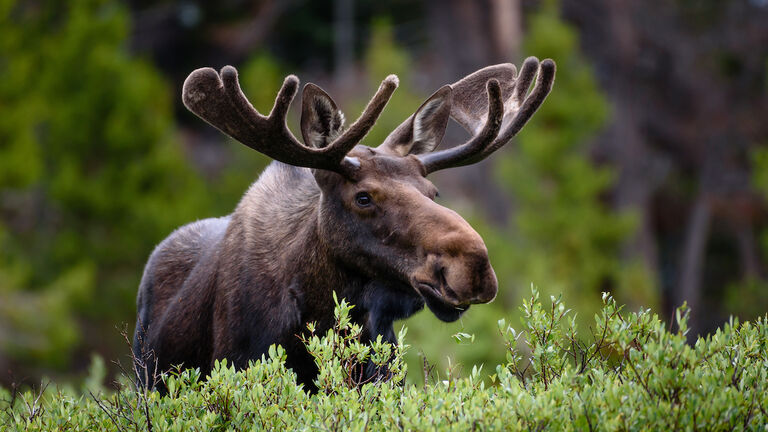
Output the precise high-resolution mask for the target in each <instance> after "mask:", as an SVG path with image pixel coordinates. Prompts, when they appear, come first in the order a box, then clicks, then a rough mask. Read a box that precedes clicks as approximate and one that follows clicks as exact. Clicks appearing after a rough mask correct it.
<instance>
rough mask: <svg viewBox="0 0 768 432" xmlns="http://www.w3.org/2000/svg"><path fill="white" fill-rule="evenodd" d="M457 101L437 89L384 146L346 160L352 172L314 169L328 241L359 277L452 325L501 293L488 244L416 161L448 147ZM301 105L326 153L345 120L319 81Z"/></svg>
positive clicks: (313, 139)
mask: <svg viewBox="0 0 768 432" xmlns="http://www.w3.org/2000/svg"><path fill="white" fill-rule="evenodd" d="M451 96H452V92H451V89H450V87H447V86H446V87H444V88H442V89H440V90H439V91H437V92H436V93H435V94H434V95H432V96H431V97H430V98H429V99H427V101H426V102H425V103H424V104H423V105H422V106H421V108H419V109H418V110H417V111H416V113H415V114H414V115H413V116H412V117H411V118H409V119H408V121H406V122H405V123H404V124H403V125H402V126H401V127H399V128H398V129H397V130H396V131H395V132H393V133H392V134H391V135H390V137H389V138H388V139H387V140H386V142H385V143H384V144H382V145H380V146H379V147H377V148H371V147H366V146H361V145H358V146H356V147H355V148H354V149H352V150H351V151H350V152H349V153H348V154H347V156H346V158H345V161H346V163H347V164H348V165H349V167H350V169H349V170H348V171H347V172H346V173H336V172H332V171H327V170H315V178H316V180H317V183H318V185H319V186H320V188H321V190H322V199H321V208H322V214H321V216H320V218H319V220H320V225H321V230H322V234H321V238H324V239H326V240H327V241H329V242H330V243H329V244H331V245H333V246H331V249H332V250H335V251H336V254H337V256H338V257H339V258H340V259H341V260H342V261H343V262H346V263H354V265H355V266H356V267H357V268H358V270H359V271H361V272H365V273H368V274H369V275H370V276H371V277H381V276H384V277H385V278H386V279H387V280H392V279H395V280H397V281H398V282H399V283H400V284H401V285H405V286H410V287H411V288H412V289H413V290H414V292H415V293H417V294H418V295H420V296H421V297H422V298H423V299H424V300H425V302H426V304H427V306H428V307H429V308H430V310H432V312H433V313H434V314H435V315H436V316H437V317H438V318H440V319H441V320H443V321H455V320H456V319H458V318H459V317H460V316H461V314H462V313H463V312H464V311H465V310H467V308H469V305H470V304H475V303H487V302H489V301H491V300H493V299H494V297H496V292H497V282H496V275H495V273H494V271H493V268H492V267H491V264H490V261H489V259H488V250H487V249H486V247H485V244H484V243H483V240H482V238H481V237H480V235H478V234H477V232H475V230H473V229H472V227H471V226H470V225H469V224H468V223H467V222H466V221H465V220H464V219H463V218H462V217H461V216H459V215H458V214H457V213H456V212H454V211H452V210H450V209H448V208H445V207H443V206H441V205H439V204H437V203H436V202H435V197H436V196H437V188H436V187H435V186H434V185H433V184H432V183H431V182H430V181H429V180H427V179H426V174H427V172H426V169H425V167H424V164H423V163H422V162H421V161H420V160H419V159H418V158H417V157H416V155H418V154H423V153H428V152H431V151H432V150H433V149H434V148H435V147H436V146H437V145H438V144H439V143H440V140H441V139H442V137H443V134H444V131H445V127H446V124H447V122H448V118H449V115H450V109H451V102H452V97H451ZM302 106H303V108H302V118H301V128H302V135H303V138H304V141H305V143H307V144H309V145H312V146H313V147H317V148H322V147H324V146H325V145H327V143H328V142H329V141H330V140H332V139H333V138H334V136H336V135H338V133H339V132H340V131H341V128H342V125H343V122H344V118H343V116H342V114H341V113H340V111H339V110H338V109H337V107H336V104H335V103H334V102H333V100H332V99H331V98H330V96H328V95H327V94H326V93H325V92H323V91H322V90H320V89H319V88H318V87H316V86H314V85H312V84H308V85H307V86H305V88H304V92H303V95H302Z"/></svg>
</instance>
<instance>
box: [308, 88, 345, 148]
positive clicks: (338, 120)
mask: <svg viewBox="0 0 768 432" xmlns="http://www.w3.org/2000/svg"><path fill="white" fill-rule="evenodd" d="M343 126H344V114H343V113H342V112H341V111H340V110H339V109H338V108H337V107H336V102H334V101H333V99H331V97H330V96H328V93H326V92H324V91H323V89H321V88H320V87H318V86H316V85H314V84H312V83H308V84H307V85H305V86H304V90H303V91H302V93H301V135H302V137H303V138H304V144H306V145H307V146H309V147H315V148H323V147H325V146H327V145H328V144H330V143H331V142H333V140H334V139H336V137H338V136H339V135H340V133H341V130H342V128H343Z"/></svg>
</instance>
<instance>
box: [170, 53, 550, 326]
mask: <svg viewBox="0 0 768 432" xmlns="http://www.w3.org/2000/svg"><path fill="white" fill-rule="evenodd" d="M537 75H538V79H536V84H535V86H534V88H533V90H532V91H531V92H530V93H529V88H530V86H531V83H532V82H533V80H534V78H535V77H536V76H537ZM554 76H555V64H554V62H553V61H552V60H544V61H542V62H539V61H538V60H537V59H536V58H534V57H531V58H528V59H527V60H525V62H524V63H523V65H522V68H521V70H520V73H519V75H518V73H517V70H516V68H515V66H514V65H512V64H501V65H496V66H490V67H487V68H484V69H482V70H479V71H477V72H475V73H473V74H471V75H469V76H467V77H465V78H463V79H462V80H460V81H458V82H456V83H454V84H452V85H446V86H444V87H442V88H440V89H439V90H437V91H436V92H435V93H434V94H433V95H432V96H430V97H429V98H428V99H427V100H426V101H425V102H424V103H423V104H422V105H421V106H420V107H419V108H418V110H416V112H415V113H414V114H413V115H412V116H410V117H409V118H408V119H407V120H406V121H404V122H403V123H402V124H401V125H400V126H399V127H397V128H396V129H395V130H394V131H393V132H392V133H391V134H390V135H389V136H388V137H387V138H386V140H385V141H384V142H383V143H381V144H380V145H379V146H378V147H375V148H373V147H368V146H363V145H360V144H359V143H360V141H361V140H362V139H363V138H364V137H365V135H366V133H367V132H368V131H369V130H370V129H371V127H372V126H373V125H374V123H375V122H376V120H377V118H378V116H379V115H380V113H381V112H382V110H383V108H384V106H385V105H386V103H387V101H388V100H389V98H390V97H391V96H392V94H393V92H394V90H395V88H396V87H397V85H398V81H397V77H395V76H394V75H391V76H389V77H387V78H386V79H385V80H384V81H383V82H382V84H381V86H380V87H379V89H378V91H377V92H376V94H375V95H374V97H373V98H372V100H371V101H370V103H369V104H368V106H367V107H366V108H365V110H364V111H363V113H362V115H361V116H360V117H359V119H358V120H357V121H355V122H354V123H352V125H351V126H349V127H348V128H346V129H345V128H344V115H343V114H342V113H341V111H340V110H339V109H338V107H337V105H336V103H335V102H334V101H333V99H331V97H330V96H328V94H326V93H325V92H324V91H323V90H322V89H321V88H320V87H318V86H316V85H314V84H306V85H305V86H304V89H303V92H302V106H301V121H300V125H301V134H302V137H303V141H304V143H303V144H302V143H301V142H299V140H297V139H296V137H295V136H294V135H293V134H292V133H291V131H290V130H289V129H288V127H287V125H286V114H287V112H288V108H289V105H290V104H291V102H292V100H293V98H294V96H295V94H296V92H297V88H298V79H297V78H296V77H295V76H293V75H291V76H288V77H287V78H286V79H285V81H284V83H283V85H282V88H281V89H280V91H279V92H278V95H277V99H276V101H275V104H274V107H273V108H272V111H271V112H270V114H269V115H267V116H265V115H262V114H260V113H259V112H258V111H256V109H254V108H253V106H252V105H251V104H250V103H249V102H248V100H247V99H246V97H245V96H244V95H243V92H242V91H241V89H240V86H239V83H238V77H237V71H236V70H235V69H234V68H232V67H230V66H227V67H224V68H223V69H222V70H221V73H220V74H219V73H217V72H216V71H215V70H213V69H211V68H203V69H198V70H196V71H194V72H193V73H192V74H191V75H190V76H189V78H187V80H186V82H185V83H184V90H183V100H184V103H185V105H186V106H187V107H188V108H189V109H190V110H191V111H192V112H194V113H195V114H197V115H198V116H200V117H201V118H203V119H204V120H206V121H207V122H208V123H210V124H211V125H213V126H215V127H216V128H218V129H219V130H221V131H223V132H224V133H226V134H227V135H229V136H231V137H232V138H234V139H236V140H238V141H240V142H241V143H243V144H245V145H247V146H249V147H251V148H253V149H254V150H257V151H259V152H261V153H263V154H265V155H267V156H269V157H271V158H273V159H275V160H277V161H280V162H283V163H286V164H289V165H294V166H298V167H306V168H311V169H312V175H313V176H314V179H315V181H316V183H317V186H318V187H319V189H320V199H319V209H318V221H317V223H318V233H319V235H318V239H319V242H320V243H321V244H320V245H318V246H315V247H320V248H322V249H323V250H326V251H328V253H329V254H330V255H332V256H333V257H335V258H336V259H337V260H338V261H339V262H341V263H344V265H345V266H348V267H350V268H353V269H354V270H355V271H357V272H359V273H360V274H364V275H368V276H369V277H371V278H378V279H385V280H390V281H393V282H394V284H393V285H396V286H399V287H400V288H401V289H402V290H405V291H408V290H412V292H414V293H417V294H418V295H419V296H420V297H421V298H423V300H424V301H425V302H426V304H427V306H428V307H429V308H430V310H431V311H432V312H433V313H434V314H435V315H436V316H437V317H438V318H439V319H441V320H443V321H454V320H456V319H458V318H459V316H461V314H462V313H463V312H464V311H465V310H467V308H468V307H469V306H470V305H471V304H477V303H486V302H489V301H491V300H493V299H494V297H495V296H496V293H497V280H496V275H495V273H494V271H493V268H492V267H491V264H490V261H489V257H488V251H487V248H486V246H485V244H484V242H483V240H482V238H481V237H480V235H479V234H478V233H477V232H475V230H474V229H472V227H471V226H470V225H469V224H468V223H467V222H466V221H465V220H464V219H463V218H462V217H461V216H459V215H458V214H457V213H456V212H454V211H452V210H450V209H448V208H446V207H443V206H441V205H439V204H437V203H436V202H435V201H434V200H435V197H436V195H437V188H436V187H435V186H434V185H433V184H432V182H430V181H429V180H428V178H427V177H428V175H429V174H431V173H433V172H435V171H438V170H442V169H447V168H452V167H458V166H463V165H469V164H473V163H476V162H478V161H481V160H483V159H485V158H487V157H488V156H490V155H491V154H492V153H493V152H495V151H496V150H498V149H499V148H501V147H502V146H504V145H505V144H507V143H508V142H509V141H510V140H511V139H512V137H514V136H515V135H516V134H517V133H518V132H519V131H520V129H521V128H522V127H523V126H524V125H525V123H526V122H527V121H528V120H529V119H530V118H531V116H532V115H533V114H534V112H535V111H536V110H537V109H538V108H539V106H540V105H541V104H542V102H543V101H544V99H545V98H546V96H547V94H548V93H549V92H550V90H551V88H552V85H553V82H554ZM449 118H453V119H454V120H455V121H457V122H458V123H459V124H460V125H461V126H462V127H463V128H464V129H466V130H467V131H468V132H470V133H471V135H472V136H471V138H470V139H469V140H468V141H466V142H464V143H461V144H458V145H456V146H453V147H450V148H447V149H444V150H435V149H436V148H437V146H438V145H439V144H440V143H441V141H442V139H443V136H444V134H445V129H446V126H447V123H448V119H449ZM276 223H279V221H276Z"/></svg>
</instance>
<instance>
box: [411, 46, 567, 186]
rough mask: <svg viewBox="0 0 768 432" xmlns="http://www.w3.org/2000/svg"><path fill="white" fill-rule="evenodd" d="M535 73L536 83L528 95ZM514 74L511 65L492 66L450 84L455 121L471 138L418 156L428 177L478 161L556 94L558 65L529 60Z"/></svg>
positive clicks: (545, 61)
mask: <svg viewBox="0 0 768 432" xmlns="http://www.w3.org/2000/svg"><path fill="white" fill-rule="evenodd" d="M537 71H538V79H537V80H536V85H535V87H534V88H533V91H531V93H530V94H528V95H527V97H526V94H527V93H528V88H529V87H530V85H531V82H532V81H533V78H534V77H535V76H536V72H537ZM516 72H517V71H516V69H515V66H514V65H512V64H510V63H506V64H501V65H495V66H489V67H487V68H484V69H481V70H479V71H477V72H475V73H473V74H471V75H468V76H466V77H465V78H463V79H461V80H460V81H458V82H456V83H454V84H452V85H451V88H452V89H453V91H454V96H453V106H452V107H451V117H452V118H453V119H454V120H456V121H457V122H458V123H459V124H460V125H461V126H463V127H464V129H466V130H467V131H469V132H470V133H472V134H473V137H472V138H471V139H470V140H469V141H467V142H466V143H464V144H461V145H458V146H456V147H452V148H449V149H445V150H440V151H436V152H432V153H427V154H423V155H418V156H417V157H418V158H419V160H420V161H421V162H422V164H424V168H425V169H426V171H427V173H431V172H435V171H438V170H441V169H445V168H451V167H457V166H464V165H470V164H473V163H476V162H479V161H481V160H483V159H485V158H487V157H488V156H489V155H490V154H491V153H493V152H495V151H496V150H498V149H499V148H501V147H503V146H504V145H506V144H507V143H508V142H509V141H510V140H511V139H512V138H513V137H514V136H515V135H517V133H518V132H520V129H522V128H523V126H525V124H526V123H527V122H528V120H530V118H531V116H533V114H534V113H535V112H536V110H537V109H538V108H539V107H540V106H541V104H542V103H543V102H544V99H545V98H546V97H547V95H548V94H549V92H550V91H551V90H552V84H553V83H554V81H555V62H554V61H552V60H550V59H546V60H544V61H542V62H541V63H539V59H537V58H536V57H528V58H527V59H526V60H525V62H524V63H523V66H522V68H521V70H520V75H518V76H515V75H516ZM483 87H486V93H487V99H488V101H487V108H486V102H485V97H484V96H483V91H482V88H483Z"/></svg>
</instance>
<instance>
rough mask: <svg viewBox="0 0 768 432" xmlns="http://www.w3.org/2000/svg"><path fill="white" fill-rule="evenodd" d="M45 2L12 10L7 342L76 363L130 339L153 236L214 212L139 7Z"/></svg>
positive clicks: (1, 238)
mask: <svg viewBox="0 0 768 432" xmlns="http://www.w3.org/2000/svg"><path fill="white" fill-rule="evenodd" d="M38 3H39V2H38ZM38 3H35V4H26V3H24V2H20V3H17V2H7V1H6V2H3V7H2V8H1V9H0V28H2V29H3V31H2V32H0V47H1V48H0V53H2V54H0V76H2V79H1V80H0V101H2V102H1V103H0V196H1V197H2V208H0V256H1V259H0V297H2V298H3V301H2V302H0V333H2V334H3V336H4V337H3V338H2V340H1V342H0V349H1V350H2V351H3V353H4V355H7V356H10V357H11V358H13V359H15V360H16V361H19V362H23V363H24V364H25V365H26V366H27V367H29V366H46V367H56V368H65V367H66V366H67V365H68V364H69V362H70V359H71V357H72V355H73V353H74V352H75V351H77V350H80V351H81V352H84V353H87V352H89V351H91V350H92V349H100V350H105V349H109V348H108V347H109V345H105V344H104V342H105V341H109V340H112V341H115V342H117V341H118V339H119V338H117V337H115V336H116V335H117V333H116V331H115V328H114V325H115V323H117V322H121V321H122V322H128V321H132V319H133V311H134V308H133V303H134V298H135V293H136V287H137V286H138V281H139V276H140V271H139V269H140V268H141V266H142V264H143V262H144V260H145V259H146V257H147V255H148V253H149V252H150V251H151V250H152V247H153V245H154V244H155V243H157V242H158V241H159V240H160V239H162V238H163V236H165V235H167V234H168V233H169V232H170V231H172V230H173V229H174V228H176V227H177V226H179V225H180V224H182V223H184V222H187V221H188V218H189V215H195V216H196V217H202V216H205V215H206V212H209V211H211V210H212V209H211V208H210V207H211V206H210V204H209V203H208V198H207V195H208V194H207V193H206V189H205V187H204V184H203V183H202V182H201V181H200V179H199V178H198V177H197V175H196V173H195V172H193V171H192V170H190V169H189V167H188V163H187V161H186V160H185V159H184V157H183V154H182V151H181V148H180V146H179V143H178V141H177V140H176V138H175V137H174V132H173V131H174V123H173V118H172V112H171V111H172V107H171V97H172V96H171V94H170V93H169V91H168V86H167V84H166V83H165V82H164V81H163V79H162V78H161V77H160V76H159V74H158V73H157V72H156V71H155V70H154V69H153V68H152V67H151V66H150V65H149V64H147V63H146V62H144V61H141V60H138V59H136V58H133V57H132V56H131V55H130V54H129V53H128V52H127V49H126V47H125V40H126V34H127V30H128V23H127V20H126V16H127V12H126V10H125V9H124V8H123V7H121V6H117V5H116V4H114V2H107V1H99V0H87V1H77V2H63V3H62V2H53V1H52V2H43V3H44V4H42V5H41V4H38ZM84 334H87V335H88V337H87V339H82V335H84ZM95 343H98V344H99V346H98V347H97V346H95V345H94V344H95ZM83 345H85V346H86V347H87V348H85V349H83Z"/></svg>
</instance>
